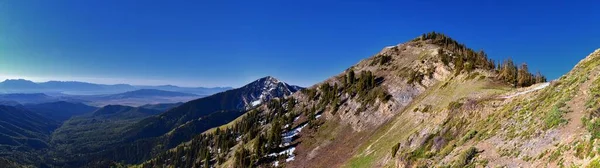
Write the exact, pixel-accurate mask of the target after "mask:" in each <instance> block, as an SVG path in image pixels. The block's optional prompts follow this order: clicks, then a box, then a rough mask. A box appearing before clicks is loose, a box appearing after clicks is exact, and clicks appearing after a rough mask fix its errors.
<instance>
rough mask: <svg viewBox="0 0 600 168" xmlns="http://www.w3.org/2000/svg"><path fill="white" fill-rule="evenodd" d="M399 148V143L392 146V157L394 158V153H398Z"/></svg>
mask: <svg viewBox="0 0 600 168" xmlns="http://www.w3.org/2000/svg"><path fill="white" fill-rule="evenodd" d="M399 148H400V143H397V144H396V145H394V146H392V157H396V153H397V152H398V149H399Z"/></svg>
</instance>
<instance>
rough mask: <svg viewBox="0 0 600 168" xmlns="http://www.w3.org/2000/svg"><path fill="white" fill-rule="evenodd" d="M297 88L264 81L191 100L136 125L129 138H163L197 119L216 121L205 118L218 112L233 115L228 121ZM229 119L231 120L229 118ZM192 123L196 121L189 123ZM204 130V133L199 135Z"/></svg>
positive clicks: (273, 81)
mask: <svg viewBox="0 0 600 168" xmlns="http://www.w3.org/2000/svg"><path fill="white" fill-rule="evenodd" d="M297 88H298V87H296V86H290V85H287V84H286V83H284V82H280V81H279V80H277V79H275V78H273V77H265V78H261V79H258V80H256V81H254V82H252V83H250V84H247V85H245V86H243V87H241V88H238V89H233V90H229V91H225V92H221V93H217V94H215V95H212V96H209V97H205V98H201V99H197V100H194V101H190V102H187V103H184V104H182V105H180V106H178V107H176V108H174V109H171V110H169V111H166V112H165V113H163V114H161V115H160V116H156V117H151V118H148V119H145V120H143V121H141V122H140V123H138V124H136V126H137V127H136V128H135V129H136V130H133V131H132V132H131V133H129V135H134V137H131V139H140V138H146V137H156V136H160V135H163V134H165V133H168V132H170V131H172V130H174V129H176V128H178V127H182V126H185V125H189V124H193V123H195V122H197V121H198V119H200V120H203V121H207V120H215V119H216V118H211V119H207V118H206V116H209V115H211V114H216V113H227V114H229V115H230V117H228V118H237V117H238V116H240V115H242V114H243V112H244V110H245V109H247V108H251V107H252V106H254V105H257V104H259V103H257V102H262V101H268V100H270V99H272V98H276V97H283V96H287V95H291V94H292V93H294V92H295V91H297ZM226 120H229V121H231V120H230V119H226ZM226 120H225V121H226ZM190 121H193V122H192V123H189V122H190ZM227 122H228V121H227ZM227 122H225V123H227ZM223 124H224V123H223ZM218 125H221V124H218ZM218 125H214V126H218ZM214 126H211V127H214ZM208 128H210V127H208ZM208 128H206V129H208ZM202 131H204V130H200V131H198V132H197V133H200V132H202Z"/></svg>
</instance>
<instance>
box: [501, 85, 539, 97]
mask: <svg viewBox="0 0 600 168" xmlns="http://www.w3.org/2000/svg"><path fill="white" fill-rule="evenodd" d="M548 86H550V83H549V82H546V83H542V84H540V85H538V86H536V87H534V88H531V89H530V90H526V91H522V92H519V93H515V94H512V95H508V96H503V97H502V98H503V99H510V98H513V97H516V96H519V95H524V94H527V93H531V92H534V91H537V90H541V89H543V88H545V87H548Z"/></svg>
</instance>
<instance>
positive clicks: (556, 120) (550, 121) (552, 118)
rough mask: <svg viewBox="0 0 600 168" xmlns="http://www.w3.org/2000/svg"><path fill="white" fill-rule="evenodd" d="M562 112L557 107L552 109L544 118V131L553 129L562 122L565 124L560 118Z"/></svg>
mask: <svg viewBox="0 0 600 168" xmlns="http://www.w3.org/2000/svg"><path fill="white" fill-rule="evenodd" d="M563 113H564V112H563V111H562V110H560V109H559V108H558V107H557V106H554V107H552V110H550V111H549V112H548V113H547V114H546V117H545V118H544V123H545V124H546V129H550V128H554V127H556V126H558V125H560V124H562V123H564V122H567V120H565V119H564V118H563V117H562V116H563Z"/></svg>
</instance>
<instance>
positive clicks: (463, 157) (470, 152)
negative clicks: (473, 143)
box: [453, 147, 478, 167]
mask: <svg viewBox="0 0 600 168" xmlns="http://www.w3.org/2000/svg"><path fill="white" fill-rule="evenodd" d="M477 153H478V151H477V148H475V147H470V148H469V149H467V150H466V151H464V152H463V153H462V154H460V156H458V160H456V163H455V165H454V166H453V167H466V166H467V165H469V163H471V160H473V158H474V157H475V156H476V155H477Z"/></svg>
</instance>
